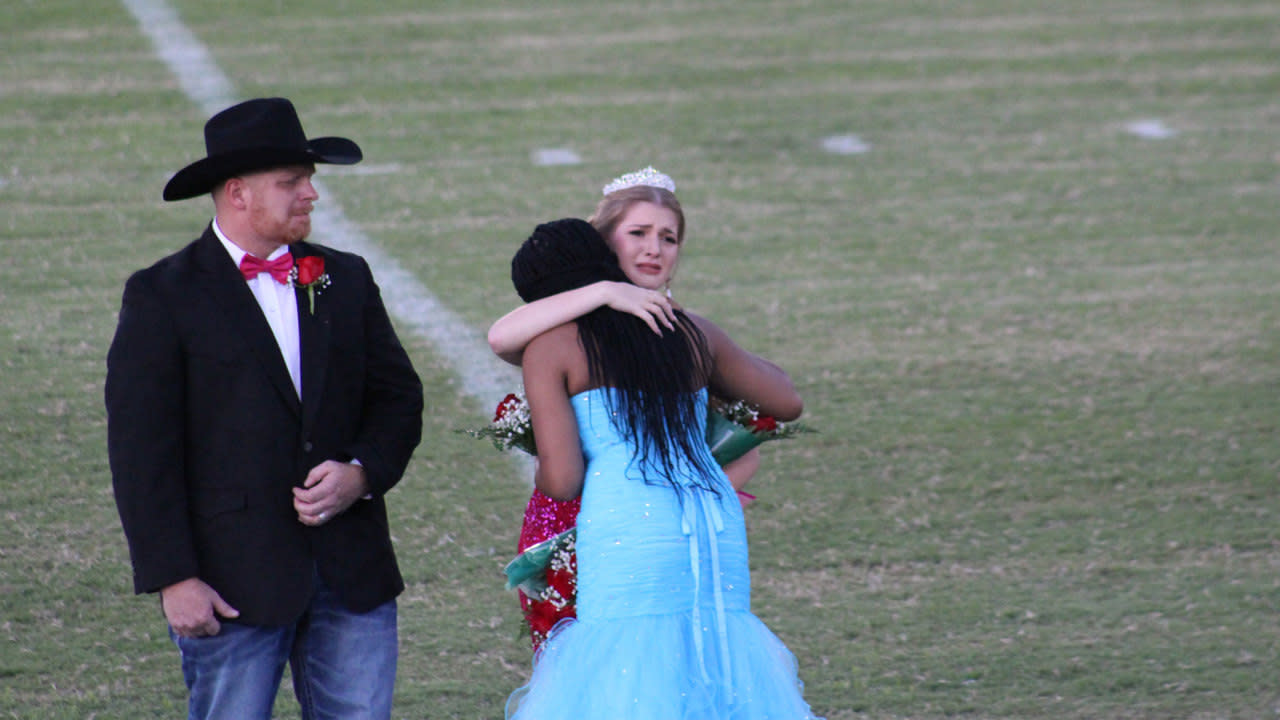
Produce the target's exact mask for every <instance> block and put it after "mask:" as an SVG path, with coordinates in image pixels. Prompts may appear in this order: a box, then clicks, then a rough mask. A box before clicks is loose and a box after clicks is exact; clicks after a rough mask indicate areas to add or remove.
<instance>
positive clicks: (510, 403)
mask: <svg viewBox="0 0 1280 720" xmlns="http://www.w3.org/2000/svg"><path fill="white" fill-rule="evenodd" d="M519 404H520V398H518V397H516V394H515V393H507V396H506V397H504V398H502V402H500V403H498V409H497V410H495V411H494V413H493V421H494V422H498V421H499V420H501V419H502V418H503V417H505V416H506V414H507V413H509V412H511V411H512V410H514V409H515V408H516V406H518V405H519Z"/></svg>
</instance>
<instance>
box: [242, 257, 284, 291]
mask: <svg viewBox="0 0 1280 720" xmlns="http://www.w3.org/2000/svg"><path fill="white" fill-rule="evenodd" d="M292 269H293V256H292V255H290V254H289V253H285V254H283V255H281V256H280V257H278V258H276V259H275V260H263V259H262V258H260V257H257V256H256V255H250V254H249V253H245V254H244V257H242V258H240V274H241V275H243V276H244V279H245V280H252V279H254V278H256V277H258V275H259V274H260V273H264V272H266V273H271V277H273V278H275V280H276V282H278V283H280V284H281V285H284V284H287V283H288V282H289V271H290V270H292Z"/></svg>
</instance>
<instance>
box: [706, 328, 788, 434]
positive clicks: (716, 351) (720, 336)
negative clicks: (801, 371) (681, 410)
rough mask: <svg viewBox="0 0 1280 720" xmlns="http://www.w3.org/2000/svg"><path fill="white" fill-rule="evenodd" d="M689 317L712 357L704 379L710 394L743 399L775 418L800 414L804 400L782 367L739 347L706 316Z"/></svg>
mask: <svg viewBox="0 0 1280 720" xmlns="http://www.w3.org/2000/svg"><path fill="white" fill-rule="evenodd" d="M689 317H691V318H693V320H694V322H696V323H697V324H698V328H699V329H701V330H702V333H703V335H705V336H706V338H707V345H708V347H709V348H710V351H711V354H712V355H713V357H714V359H715V366H714V368H713V370H712V373H711V377H710V378H709V380H708V385H710V390H711V393H712V394H713V395H718V396H720V397H726V398H734V399H740V400H745V401H747V402H749V403H751V404H753V405H756V406H758V407H759V408H760V412H762V413H764V414H765V415H771V416H773V417H775V418H777V419H778V420H782V421H787V420H795V419H796V418H798V417H800V413H802V412H803V411H804V402H803V401H802V400H801V399H800V394H799V393H797V392H796V388H795V385H793V384H792V382H791V376H789V375H787V373H786V371H785V370H783V369H782V368H780V367H778V366H777V365H774V364H773V363H771V362H769V361H768V360H765V359H764V358H762V357H760V356H759V355H756V354H754V353H750V352H747V351H746V350H744V349H742V348H741V347H740V346H739V345H738V344H737V343H735V342H734V341H733V339H732V338H730V337H729V335H728V334H727V333H725V331H724V330H721V329H720V328H719V327H718V326H717V325H716V324H715V323H713V322H711V321H709V320H707V319H706V318H703V317H699V316H696V315H693V314H691V313H690V314H689Z"/></svg>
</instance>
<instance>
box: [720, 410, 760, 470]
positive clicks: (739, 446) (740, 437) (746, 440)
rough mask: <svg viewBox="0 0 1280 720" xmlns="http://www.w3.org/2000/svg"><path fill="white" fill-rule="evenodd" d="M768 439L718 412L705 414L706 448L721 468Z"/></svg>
mask: <svg viewBox="0 0 1280 720" xmlns="http://www.w3.org/2000/svg"><path fill="white" fill-rule="evenodd" d="M768 439H769V436H768V435H765V434H764V433H755V432H752V431H750V430H748V429H747V428H745V427H743V426H741V425H739V424H738V423H736V422H734V421H732V420H730V419H729V418H727V417H725V416H723V415H721V414H720V413H718V412H715V411H709V412H707V447H709V448H711V457H713V458H715V460H716V462H717V463H720V466H721V467H724V466H725V465H728V464H729V463H731V462H733V461H734V460H737V459H738V458H740V457H742V456H743V455H746V454H747V451H748V450H751V449H752V448H754V447H757V446H758V445H760V444H761V443H763V442H764V441H766V440H768Z"/></svg>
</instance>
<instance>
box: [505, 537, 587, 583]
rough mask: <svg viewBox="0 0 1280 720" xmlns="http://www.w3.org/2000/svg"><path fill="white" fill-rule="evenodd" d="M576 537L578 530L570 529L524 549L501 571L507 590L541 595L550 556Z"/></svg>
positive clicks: (545, 581)
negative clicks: (505, 580)
mask: <svg viewBox="0 0 1280 720" xmlns="http://www.w3.org/2000/svg"><path fill="white" fill-rule="evenodd" d="M577 536H578V529H577V528H576V527H571V528H569V529H568V530H565V531H564V532H562V533H560V534H559V535H556V536H554V537H549V538H547V539H546V540H543V541H542V542H540V543H535V544H533V545H530V546H529V547H527V548H525V549H524V552H521V553H520V554H519V555H517V556H515V559H513V560H512V561H511V562H509V563H507V566H506V567H505V568H503V570H502V572H504V573H506V575H507V589H508V590H515V589H516V588H519V589H520V590H521V591H523V592H524V594H525V595H527V596H529V597H538V596H539V595H541V594H542V591H543V590H546V589H547V566H548V565H550V564H551V556H552V555H554V554H555V553H556V550H558V549H559V548H560V547H561V546H563V545H565V544H567V543H568V542H569V541H571V540H574V539H575V538H577Z"/></svg>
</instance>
